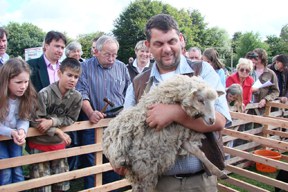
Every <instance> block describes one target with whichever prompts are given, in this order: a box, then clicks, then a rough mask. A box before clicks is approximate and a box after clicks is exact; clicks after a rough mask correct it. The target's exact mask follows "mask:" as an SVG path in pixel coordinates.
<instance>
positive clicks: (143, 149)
mask: <svg viewBox="0 0 288 192" xmlns="http://www.w3.org/2000/svg"><path fill="white" fill-rule="evenodd" d="M216 98H217V92H216V91H215V90H214V89H212V88H210V87H209V86H208V85H207V84H206V83H204V81H203V80H202V79H200V78H199V77H196V76H193V77H188V76H185V75H175V76H174V77H172V78H170V79H168V80H166V81H164V82H163V83H160V84H159V85H158V86H157V87H152V88H151V90H150V91H149V92H148V93H147V94H144V96H142V97H141V99H140V100H139V103H138V104H137V105H136V106H134V107H132V108H129V109H125V110H123V111H122V112H121V113H120V114H119V115H118V116H117V117H115V118H114V119H112V120H111V121H110V123H109V124H108V127H107V128H106V129H104V134H103V153H104V154H105V156H106V157H107V158H108V159H109V161H110V164H111V165H112V167H114V168H119V167H125V168H126V169H127V172H126V175H125V177H126V178H127V180H128V181H130V182H131V185H132V191H148V192H150V191H153V190H154V189H155V187H156V184H157V182H158V176H159V175H162V174H163V173H164V172H165V171H167V170H168V169H169V168H170V167H171V166H172V165H173V164H174V163H175V160H176V158H177V156H178V155H188V154H192V155H194V156H196V157H197V158H199V159H200V160H201V161H202V162H203V163H204V165H205V166H206V168H208V170H209V171H210V172H211V174H214V175H216V176H217V177H218V178H222V179H223V178H227V175H226V174H225V173H223V172H222V171H220V170H219V169H218V168H217V167H216V166H215V165H213V164H212V163H211V162H210V161H209V160H208V159H207V158H206V156H205V154H204V153H203V152H202V151H201V150H200V148H199V147H200V146H201V139H203V138H204V137H205V136H204V134H202V133H199V132H195V131H193V130H191V129H187V128H185V127H183V126H182V125H180V124H177V123H172V124H170V125H168V126H167V127H165V128H164V129H162V130H161V131H156V130H155V129H152V128H150V127H149V126H148V125H147V123H146V122H145V120H146V112H147V107H148V106H149V105H151V104H154V103H163V104H175V103H180V105H181V106H182V108H183V109H184V110H185V111H186V113H187V114H188V115H189V116H191V117H194V118H197V117H200V116H201V117H202V118H203V119H204V122H205V123H206V124H208V125H212V124H214V123H215V107H214V103H215V100H216Z"/></svg>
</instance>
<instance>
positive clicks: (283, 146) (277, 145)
mask: <svg viewBox="0 0 288 192" xmlns="http://www.w3.org/2000/svg"><path fill="white" fill-rule="evenodd" d="M222 134H225V135H229V136H233V137H237V138H240V139H244V140H248V141H254V142H257V143H260V144H262V145H265V146H267V147H272V148H274V149H278V150H284V151H288V143H287V142H284V141H277V140H274V139H269V138H265V137H261V136H257V135H252V134H248V133H243V132H238V131H234V130H230V129H223V130H222Z"/></svg>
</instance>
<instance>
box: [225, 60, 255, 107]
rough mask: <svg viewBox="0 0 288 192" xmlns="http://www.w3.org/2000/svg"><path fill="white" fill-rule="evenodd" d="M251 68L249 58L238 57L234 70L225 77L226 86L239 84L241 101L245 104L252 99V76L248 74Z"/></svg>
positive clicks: (251, 64)
mask: <svg viewBox="0 0 288 192" xmlns="http://www.w3.org/2000/svg"><path fill="white" fill-rule="evenodd" d="M252 69H253V63H252V61H251V60H249V59H245V58H240V59H239V62H238V64H237V65H236V70H237V71H236V72H235V73H233V74H232V75H230V76H229V77H228V78H227V79H226V87H227V88H228V87H230V86H231V85H232V84H234V83H236V84H240V85H241V87H242V90H243V103H244V105H245V106H246V105H247V104H248V103H250V102H251V99H252V85H253V83H254V80H253V78H252V77H251V76H250V72H251V71H252Z"/></svg>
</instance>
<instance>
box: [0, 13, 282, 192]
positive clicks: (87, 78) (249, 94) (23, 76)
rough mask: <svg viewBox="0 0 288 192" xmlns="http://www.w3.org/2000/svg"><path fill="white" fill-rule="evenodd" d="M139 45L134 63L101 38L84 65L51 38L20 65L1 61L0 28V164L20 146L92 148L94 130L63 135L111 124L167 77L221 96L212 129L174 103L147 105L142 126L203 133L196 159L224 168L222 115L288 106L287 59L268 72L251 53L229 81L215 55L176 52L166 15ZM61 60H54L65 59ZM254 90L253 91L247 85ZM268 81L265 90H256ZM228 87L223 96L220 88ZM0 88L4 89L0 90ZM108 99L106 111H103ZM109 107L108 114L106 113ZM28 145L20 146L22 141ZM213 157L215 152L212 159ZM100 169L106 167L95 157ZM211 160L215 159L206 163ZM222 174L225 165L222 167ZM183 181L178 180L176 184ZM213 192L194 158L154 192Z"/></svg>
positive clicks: (81, 160)
mask: <svg viewBox="0 0 288 192" xmlns="http://www.w3.org/2000/svg"><path fill="white" fill-rule="evenodd" d="M145 34H146V40H141V41H139V42H138V43H137V44H136V45H135V49H134V50H135V56H136V57H135V59H134V58H133V57H132V58H129V63H128V64H127V65H126V64H125V63H123V62H121V61H119V60H118V59H117V56H118V55H117V54H118V50H119V48H120V46H119V43H118V41H117V39H115V38H114V37H113V36H108V35H102V36H101V37H99V38H95V39H93V42H92V46H91V58H87V59H83V58H82V57H81V55H82V47H81V44H80V43H79V42H77V41H73V42H71V43H69V44H68V45H67V46H66V44H67V40H66V37H65V35H64V34H62V33H60V32H57V31H49V32H48V33H47V34H46V36H45V40H44V44H43V55H42V56H41V57H39V58H36V59H32V60H28V61H27V63H26V62H25V61H23V60H22V59H20V58H11V59H9V55H8V54H7V53H6V50H7V39H8V33H7V31H5V29H4V28H0V65H1V68H0V81H1V85H0V95H1V96H0V98H1V100H0V135H4V136H7V137H9V138H11V140H5V141H1V142H0V159H5V158H12V157H17V156H21V155H22V146H23V145H25V143H26V150H27V151H28V152H29V153H31V154H36V153H43V152H47V151H54V150H59V149H65V148H66V147H69V145H70V147H71V146H72V147H74V146H83V145H89V144H93V143H94V142H95V135H94V130H93V129H85V130H81V131H77V132H70V133H69V134H66V133H65V132H63V131H62V130H61V127H63V126H68V125H71V124H73V123H74V122H75V121H78V120H89V121H90V122H91V123H98V122H99V121H100V120H101V119H103V118H107V117H115V116H116V115H117V114H118V113H119V110H116V109H121V108H123V107H124V109H127V108H129V107H132V106H134V105H136V104H137V103H138V101H139V99H140V98H141V96H142V95H143V94H145V92H149V90H150V89H153V87H155V86H157V85H158V84H159V83H161V82H163V81H165V80H167V79H169V78H170V77H172V76H174V75H175V74H183V75H188V76H193V75H198V76H200V77H201V78H202V79H203V80H204V81H205V82H207V83H208V84H209V85H210V86H211V87H213V88H214V89H215V90H217V91H219V92H223V93H225V92H226V93H227V94H223V95H221V96H219V97H218V98H217V100H216V102H215V111H216V122H215V124H214V125H212V126H208V125H206V124H205V123H204V122H203V120H202V119H201V118H197V119H192V118H190V117H189V116H188V115H187V114H186V113H185V111H184V110H183V109H182V108H181V106H180V105H179V104H173V105H167V104H155V105H152V106H150V107H149V109H148V112H147V119H146V122H147V124H148V125H149V126H150V127H151V128H155V129H157V130H161V129H163V128H164V129H165V127H166V126H167V125H169V124H170V123H172V122H177V123H179V124H182V125H183V126H184V127H186V128H188V129H192V130H195V131H199V132H203V133H207V135H208V134H209V135H210V136H209V138H208V139H204V140H203V142H202V145H203V152H204V153H205V155H206V156H207V157H208V158H209V157H212V156H215V155H217V156H219V157H223V158H222V159H221V158H220V159H219V158H218V159H217V162H213V163H214V164H215V165H222V164H223V162H224V154H222V153H221V150H214V151H213V154H211V150H210V151H209V150H208V149H209V144H210V142H211V140H213V141H214V143H216V146H213V147H216V148H219V149H221V146H222V144H221V139H219V138H220V133H219V131H221V130H222V129H223V128H224V127H225V126H227V125H229V124H230V123H231V117H230V113H229V110H231V111H239V112H243V111H244V109H245V106H246V105H247V104H248V103H251V102H255V103H259V108H262V107H264V106H265V104H266V102H267V101H271V100H275V99H277V98H279V99H280V100H281V102H286V101H287V96H288V89H287V86H288V84H287V78H288V77H287V75H288V68H287V66H288V58H287V56H286V55H283V54H281V55H277V56H275V58H274V59H273V63H272V64H271V65H268V56H267V53H266V51H265V50H263V49H259V48H258V49H255V50H253V51H251V52H249V53H247V54H246V56H245V57H246V58H240V59H239V62H238V64H237V66H236V72H235V73H233V74H231V75H227V70H226V69H225V65H224V64H223V63H222V62H221V60H220V58H219V55H218V53H217V51H216V49H214V48H207V49H205V50H204V52H203V55H202V52H201V49H199V48H197V47H191V48H190V49H188V51H187V54H183V45H185V40H184V37H183V35H182V34H181V32H180V31H179V27H178V24H177V22H176V21H175V20H174V18H172V17H171V16H170V15H167V14H158V15H155V16H153V17H151V18H150V19H149V20H148V22H147V24H146V28H145ZM64 48H66V50H65V54H66V57H67V58H66V59H64V60H63V61H62V62H61V63H60V61H59V59H60V58H61V56H62V55H63V54H64ZM256 82H260V84H259V83H258V84H257V86H254V85H255V84H256ZM266 82H269V83H270V84H269V85H268V86H264V87H261V86H258V85H263V84H264V83H266ZM225 87H226V89H225ZM1 90H2V91H1ZM107 101H108V102H110V103H113V106H110V105H107ZM107 106H108V107H107ZM29 126H33V127H35V128H37V129H38V130H39V132H41V133H42V134H43V135H41V136H36V137H31V138H27V139H26V136H27V132H28V127H29ZM26 140H27V142H26ZM216 152H217V153H218V154H215V153H216ZM103 159H104V162H109V160H108V159H106V158H105V156H104V157H103ZM212 159H213V158H212ZM94 163H95V156H94V154H86V155H82V156H79V157H78V156H76V157H71V158H68V160H67V159H66V158H64V159H57V160H53V161H49V162H42V163H37V164H33V165H30V166H29V176H30V178H39V177H44V176H47V175H52V174H56V173H63V172H67V171H69V170H73V169H78V168H84V167H89V166H92V165H94ZM220 168H223V167H220ZM124 175H125V167H114V171H109V172H105V173H104V176H103V183H104V184H105V183H109V182H112V181H115V180H118V179H121V178H123V176H124ZM23 180H24V176H23V172H22V168H21V167H15V168H8V169H4V170H0V185H5V184H9V183H15V182H19V181H23ZM183 181H184V182H183ZM94 186H95V178H94V176H93V175H91V176H87V177H85V179H84V187H85V188H86V189H87V188H91V187H94ZM184 189H185V191H211V192H214V191H217V179H216V177H215V176H208V175H207V173H206V171H205V168H204V167H203V165H202V163H201V161H200V160H199V159H197V158H196V157H194V156H179V158H178V159H177V161H176V163H175V165H174V166H173V167H171V169H169V170H167V172H166V173H165V174H164V175H163V176H161V177H160V178H159V182H158V184H157V188H156V191H165V192H166V191H167V192H169V191H171V192H172V191H173V192H174V191H180V190H181V191H182V190H184ZM67 190H69V182H61V183H56V184H53V185H48V186H44V187H41V188H37V189H34V191H67Z"/></svg>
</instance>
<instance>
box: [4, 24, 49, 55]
mask: <svg viewBox="0 0 288 192" xmlns="http://www.w3.org/2000/svg"><path fill="white" fill-rule="evenodd" d="M5 28H6V29H7V31H8V33H9V37H8V38H9V39H8V50H7V52H8V53H9V55H10V56H12V57H17V56H21V57H23V58H24V52H25V49H26V48H31V47H39V46H42V44H43V40H44V37H45V33H44V32H43V30H42V29H40V28H39V27H37V26H35V25H33V24H31V23H23V24H19V23H16V22H10V23H8V25H7V26H6V27H5Z"/></svg>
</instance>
